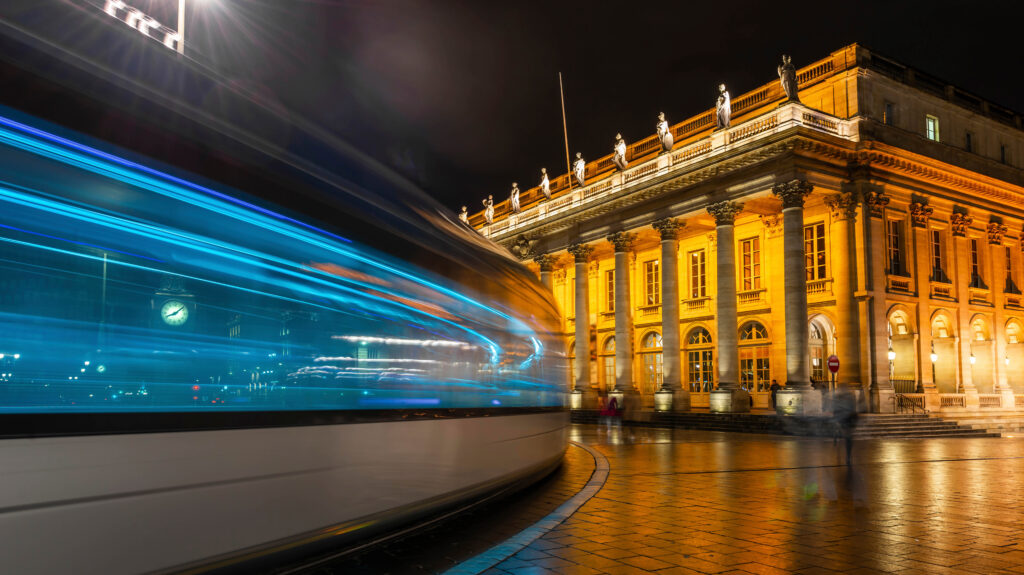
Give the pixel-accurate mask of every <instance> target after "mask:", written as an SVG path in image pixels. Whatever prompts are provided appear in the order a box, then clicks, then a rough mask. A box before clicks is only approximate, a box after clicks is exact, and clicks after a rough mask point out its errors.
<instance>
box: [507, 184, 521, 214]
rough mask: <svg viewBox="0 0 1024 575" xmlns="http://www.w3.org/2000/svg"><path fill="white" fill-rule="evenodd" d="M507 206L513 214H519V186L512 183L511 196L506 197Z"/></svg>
mask: <svg viewBox="0 0 1024 575" xmlns="http://www.w3.org/2000/svg"><path fill="white" fill-rule="evenodd" d="M508 205H509V208H510V209H511V210H512V213H513V214H518V213H519V184H517V183H516V182H512V194H511V195H510V196H509V197H508Z"/></svg>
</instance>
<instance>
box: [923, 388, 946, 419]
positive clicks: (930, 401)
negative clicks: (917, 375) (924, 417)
mask: <svg viewBox="0 0 1024 575" xmlns="http://www.w3.org/2000/svg"><path fill="white" fill-rule="evenodd" d="M922 387H923V390H924V408H925V409H927V410H928V412H929V413H938V412H939V410H941V409H942V400H941V399H940V398H939V389H938V388H937V387H935V386H934V385H928V386H922Z"/></svg>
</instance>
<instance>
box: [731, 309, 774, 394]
mask: <svg viewBox="0 0 1024 575" xmlns="http://www.w3.org/2000/svg"><path fill="white" fill-rule="evenodd" d="M767 340H768V331H767V330H766V329H765V328H764V326H763V325H761V324H760V323H758V322H756V321H752V322H750V323H747V324H744V326H743V327H742V328H740V348H739V353H740V386H741V387H742V388H743V389H745V390H747V391H757V392H767V391H769V390H770V388H771V383H772V372H771V365H770V363H769V358H768V356H769V354H770V347H769V346H768V342H767Z"/></svg>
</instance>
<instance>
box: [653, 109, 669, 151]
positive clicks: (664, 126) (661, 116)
mask: <svg viewBox="0 0 1024 575" xmlns="http://www.w3.org/2000/svg"><path fill="white" fill-rule="evenodd" d="M655 128H656V129H657V131H658V140H659V141H660V142H661V149H662V151H664V152H670V151H672V130H669V129H668V120H666V119H665V112H658V125H657V126H655Z"/></svg>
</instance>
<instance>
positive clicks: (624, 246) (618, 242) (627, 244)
mask: <svg viewBox="0 0 1024 575" xmlns="http://www.w3.org/2000/svg"><path fill="white" fill-rule="evenodd" d="M608 241H609V242H611V243H612V245H614V246H615V253H619V252H628V251H630V250H632V249H633V244H635V243H636V234H631V233H629V232H615V233H614V234H612V235H610V236H608Z"/></svg>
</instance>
